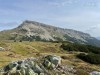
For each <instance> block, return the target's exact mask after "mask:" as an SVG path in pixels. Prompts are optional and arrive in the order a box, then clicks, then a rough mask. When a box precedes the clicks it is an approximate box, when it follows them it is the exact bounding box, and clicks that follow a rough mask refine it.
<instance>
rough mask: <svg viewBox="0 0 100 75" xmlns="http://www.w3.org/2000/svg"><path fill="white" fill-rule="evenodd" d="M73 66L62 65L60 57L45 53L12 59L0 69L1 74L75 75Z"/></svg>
mask: <svg viewBox="0 0 100 75" xmlns="http://www.w3.org/2000/svg"><path fill="white" fill-rule="evenodd" d="M75 71H76V70H74V67H73V66H67V65H62V63H61V57H60V56H56V55H47V56H43V57H39V58H28V59H24V60H18V61H13V62H11V63H9V64H8V65H7V66H5V67H4V68H2V69H1V71H0V72H1V75H75V74H74V73H75Z"/></svg>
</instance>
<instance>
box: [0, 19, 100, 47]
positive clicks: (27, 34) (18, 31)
mask: <svg viewBox="0 0 100 75" xmlns="http://www.w3.org/2000/svg"><path fill="white" fill-rule="evenodd" d="M0 34H1V35H0V37H2V39H4V38H5V37H6V40H25V41H33V40H36V41H71V42H77V43H82V44H93V45H98V46H100V41H98V40H97V39H96V38H94V37H92V36H91V35H89V34H88V33H83V32H80V31H77V30H73V29H67V28H66V29H65V28H60V27H55V26H52V25H49V24H44V23H39V22H36V21H29V20H26V21H24V22H23V23H22V24H20V25H19V26H18V27H16V28H14V29H11V30H6V31H1V32H0ZM5 35H6V36H5ZM3 37H4V38H3ZM7 37H8V38H7Z"/></svg>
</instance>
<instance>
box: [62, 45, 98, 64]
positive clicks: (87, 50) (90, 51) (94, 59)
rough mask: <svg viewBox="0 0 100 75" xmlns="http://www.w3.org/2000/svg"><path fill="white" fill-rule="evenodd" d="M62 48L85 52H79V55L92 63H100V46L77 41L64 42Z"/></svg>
mask: <svg viewBox="0 0 100 75" xmlns="http://www.w3.org/2000/svg"><path fill="white" fill-rule="evenodd" d="M61 48H63V49H64V50H67V51H78V52H83V53H80V54H78V55H77V57H78V58H80V59H82V60H84V61H86V62H89V63H91V64H100V47H96V46H92V45H83V44H76V43H69V44H68V43H67V44H66V43H64V44H62V45H61Z"/></svg>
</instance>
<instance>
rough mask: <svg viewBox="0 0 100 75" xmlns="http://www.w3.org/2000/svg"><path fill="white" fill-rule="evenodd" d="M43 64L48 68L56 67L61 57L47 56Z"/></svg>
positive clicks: (59, 63)
mask: <svg viewBox="0 0 100 75" xmlns="http://www.w3.org/2000/svg"><path fill="white" fill-rule="evenodd" d="M43 64H44V65H45V66H46V67H48V68H50V67H51V68H55V67H58V65H61V57H60V56H56V55H47V56H46V57H45V60H44V63H43Z"/></svg>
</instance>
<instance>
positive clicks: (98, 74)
mask: <svg viewBox="0 0 100 75" xmlns="http://www.w3.org/2000/svg"><path fill="white" fill-rule="evenodd" d="M90 75H100V72H98V71H93V72H91V73H90Z"/></svg>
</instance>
